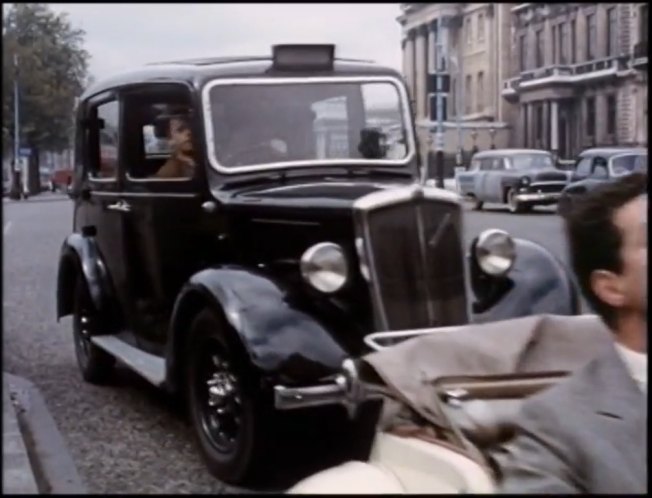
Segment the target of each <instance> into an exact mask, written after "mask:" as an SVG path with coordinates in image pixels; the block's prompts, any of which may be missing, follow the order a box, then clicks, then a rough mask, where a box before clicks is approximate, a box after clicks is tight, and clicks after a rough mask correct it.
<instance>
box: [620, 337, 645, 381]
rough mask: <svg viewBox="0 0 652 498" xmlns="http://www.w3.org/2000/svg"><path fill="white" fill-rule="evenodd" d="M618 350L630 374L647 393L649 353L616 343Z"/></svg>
mask: <svg viewBox="0 0 652 498" xmlns="http://www.w3.org/2000/svg"><path fill="white" fill-rule="evenodd" d="M616 351H618V354H619V355H620V357H621V358H622V360H623V362H624V363H625V366H626V367H627V370H628V371H629V374H630V375H631V376H632V378H633V379H634V380H635V381H636V383H637V384H638V386H639V387H640V388H641V390H642V391H643V392H644V393H647V354H646V353H639V352H637V351H634V350H632V349H629V348H628V347H625V346H623V345H622V344H619V343H616Z"/></svg>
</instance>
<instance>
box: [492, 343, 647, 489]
mask: <svg viewBox="0 0 652 498" xmlns="http://www.w3.org/2000/svg"><path fill="white" fill-rule="evenodd" d="M521 415H522V416H521V419H520V422H519V429H520V430H519V431H518V432H517V436H516V437H515V438H514V440H512V442H511V443H510V444H509V445H508V446H507V447H506V448H505V450H506V453H505V454H503V455H500V456H498V457H497V460H498V463H499V465H500V467H501V470H502V472H503V480H502V484H501V491H502V492H503V493H518V494H521V493H647V397H646V395H644V394H643V393H642V391H641V390H640V389H639V387H638V385H637V384H636V383H635V381H634V380H633V379H632V378H631V377H630V375H629V372H628V371H627V369H626V366H625V364H624V363H623V361H622V360H621V358H620V357H619V356H618V353H617V352H616V350H615V348H614V347H613V346H611V347H609V348H608V350H607V352H606V353H602V354H601V355H600V356H598V357H597V358H596V359H594V360H593V361H591V362H590V363H588V364H587V365H586V366H585V367H583V368H581V369H580V370H578V371H577V372H576V373H575V374H574V375H573V376H571V377H570V378H569V379H567V380H566V381H564V382H562V383H560V384H558V385H556V386H554V387H552V388H550V389H548V390H546V391H544V392H543V393H542V394H540V395H538V396H535V397H533V398H531V399H530V400H528V401H526V402H525V403H524V406H523V411H522V414H521Z"/></svg>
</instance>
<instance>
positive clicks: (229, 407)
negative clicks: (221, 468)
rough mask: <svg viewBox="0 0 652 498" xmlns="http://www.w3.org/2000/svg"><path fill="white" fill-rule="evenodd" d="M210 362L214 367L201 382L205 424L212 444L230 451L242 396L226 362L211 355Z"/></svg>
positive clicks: (235, 432) (236, 427)
mask: <svg viewBox="0 0 652 498" xmlns="http://www.w3.org/2000/svg"><path fill="white" fill-rule="evenodd" d="M211 362H212V367H213V368H211V369H210V374H209V376H208V379H207V380H205V384H204V385H205V389H206V391H205V392H206V398H205V404H204V410H203V411H204V424H205V428H206V429H207V430H208V433H209V434H211V439H212V440H213V442H214V444H216V446H218V447H219V448H220V449H221V450H222V451H230V449H231V448H232V446H233V444H234V443H235V441H236V438H237V436H238V433H239V426H240V404H241V398H240V393H239V388H238V381H237V379H236V377H235V375H234V374H233V373H232V372H231V370H230V368H229V364H228V363H227V362H226V361H222V360H221V359H220V358H219V357H218V356H217V355H213V356H212V357H211ZM204 379H206V377H204Z"/></svg>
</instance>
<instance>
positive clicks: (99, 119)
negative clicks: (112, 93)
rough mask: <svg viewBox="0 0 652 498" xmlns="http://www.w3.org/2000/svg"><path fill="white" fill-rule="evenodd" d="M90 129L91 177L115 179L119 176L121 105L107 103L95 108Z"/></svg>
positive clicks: (113, 102) (115, 102) (114, 102)
mask: <svg viewBox="0 0 652 498" xmlns="http://www.w3.org/2000/svg"><path fill="white" fill-rule="evenodd" d="M94 114H95V116H94V117H95V118H96V119H94V120H93V125H92V126H91V127H90V132H89V135H90V136H89V138H90V140H89V142H90V150H89V152H90V170H89V173H90V176H91V178H96V179H115V178H116V177H117V175H118V130H119V117H118V116H119V104H118V102H117V101H115V100H114V101H111V102H105V103H104V104H100V105H98V106H97V107H96V108H95V112H94Z"/></svg>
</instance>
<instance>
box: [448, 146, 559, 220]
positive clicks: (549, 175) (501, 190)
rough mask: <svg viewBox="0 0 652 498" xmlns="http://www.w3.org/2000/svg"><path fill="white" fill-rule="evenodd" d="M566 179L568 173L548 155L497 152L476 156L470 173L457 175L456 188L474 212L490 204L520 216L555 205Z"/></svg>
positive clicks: (513, 151) (520, 150) (541, 153)
mask: <svg viewBox="0 0 652 498" xmlns="http://www.w3.org/2000/svg"><path fill="white" fill-rule="evenodd" d="M569 179H570V172H564V171H560V170H558V169H557V168H556V167H555V159H554V157H553V155H552V154H551V153H550V152H546V151H544V150H537V149H496V150H489V151H483V152H478V153H477V154H475V155H474V156H473V158H472V160H471V167H470V168H469V170H468V171H464V172H460V173H458V174H457V188H458V191H459V193H460V194H461V195H462V196H463V197H465V198H467V199H470V200H472V201H473V203H474V206H475V209H482V206H483V205H484V203H485V202H492V203H498V204H507V206H508V207H509V210H510V211H511V212H512V213H520V212H524V211H527V210H529V209H530V208H531V207H532V206H535V205H549V204H555V203H556V202H557V200H558V199H559V195H560V193H561V191H562V190H563V189H564V187H565V186H566V185H567V184H568V182H569Z"/></svg>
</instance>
